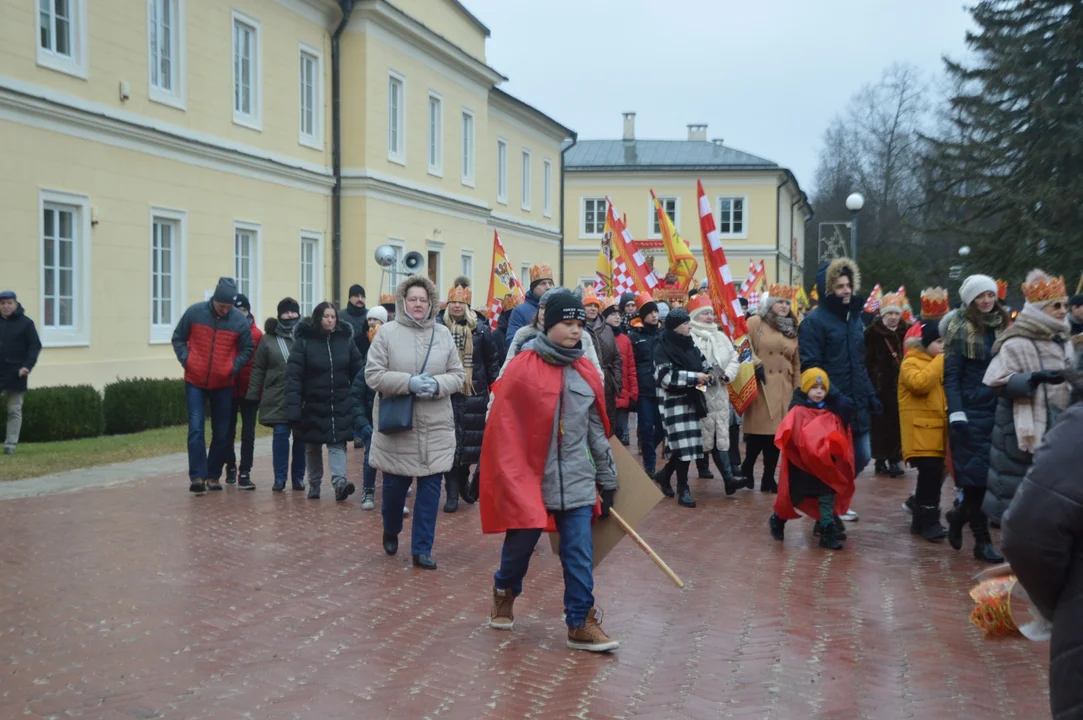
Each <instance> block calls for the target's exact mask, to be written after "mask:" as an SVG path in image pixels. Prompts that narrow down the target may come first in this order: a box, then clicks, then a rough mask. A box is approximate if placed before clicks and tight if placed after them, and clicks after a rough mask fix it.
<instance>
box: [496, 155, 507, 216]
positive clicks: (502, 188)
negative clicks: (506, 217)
mask: <svg viewBox="0 0 1083 720" xmlns="http://www.w3.org/2000/svg"><path fill="white" fill-rule="evenodd" d="M496 201H497V202H499V203H503V204H505V205H507V204H508V142H507V141H506V140H504V139H503V138H499V139H497V141H496Z"/></svg>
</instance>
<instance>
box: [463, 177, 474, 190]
mask: <svg viewBox="0 0 1083 720" xmlns="http://www.w3.org/2000/svg"><path fill="white" fill-rule="evenodd" d="M462 184H463V185H465V186H466V187H468V188H472V187H474V178H463V179H462Z"/></svg>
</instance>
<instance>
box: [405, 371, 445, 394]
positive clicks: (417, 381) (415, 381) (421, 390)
mask: <svg viewBox="0 0 1083 720" xmlns="http://www.w3.org/2000/svg"><path fill="white" fill-rule="evenodd" d="M408 387H409V389H410V392H412V393H413V394H414V395H417V396H418V397H420V398H422V399H425V400H428V399H429V398H432V397H435V396H436V393H437V391H439V389H440V386H439V385H437V384H436V378H434V377H433V376H432V375H414V376H413V377H412V378H410V383H409V385H408Z"/></svg>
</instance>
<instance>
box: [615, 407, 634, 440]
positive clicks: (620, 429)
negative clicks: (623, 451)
mask: <svg viewBox="0 0 1083 720" xmlns="http://www.w3.org/2000/svg"><path fill="white" fill-rule="evenodd" d="M629 412H630V410H617V426H616V430H617V438H619V439H620V441H621V442H622V443H624V444H625V445H627V444H628V441H629V440H630V439H631V437H632V436H631V434H630V433H629V431H628V413H629Z"/></svg>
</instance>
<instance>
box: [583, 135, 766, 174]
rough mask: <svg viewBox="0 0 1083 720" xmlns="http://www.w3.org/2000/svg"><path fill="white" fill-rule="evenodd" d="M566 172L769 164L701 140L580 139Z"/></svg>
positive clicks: (762, 167) (754, 167)
mask: <svg viewBox="0 0 1083 720" xmlns="http://www.w3.org/2000/svg"><path fill="white" fill-rule="evenodd" d="M564 167H565V169H566V170H567V171H568V172H588V171H592V170H595V171H596V170H618V169H643V170H648V169H649V170H732V169H736V170H766V169H779V166H778V163H774V162H771V161H770V160H766V159H764V158H761V157H756V156H755V155H749V154H748V153H746V152H741V151H740V150H734V149H733V148H731V147H726V146H725V145H723V144H721V143H714V142H707V141H704V140H628V141H625V140H580V141H579V143H578V144H577V145H575V146H574V147H573V148H572V149H571V150H569V151H568V152H567V154H566V155H565V156H564Z"/></svg>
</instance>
